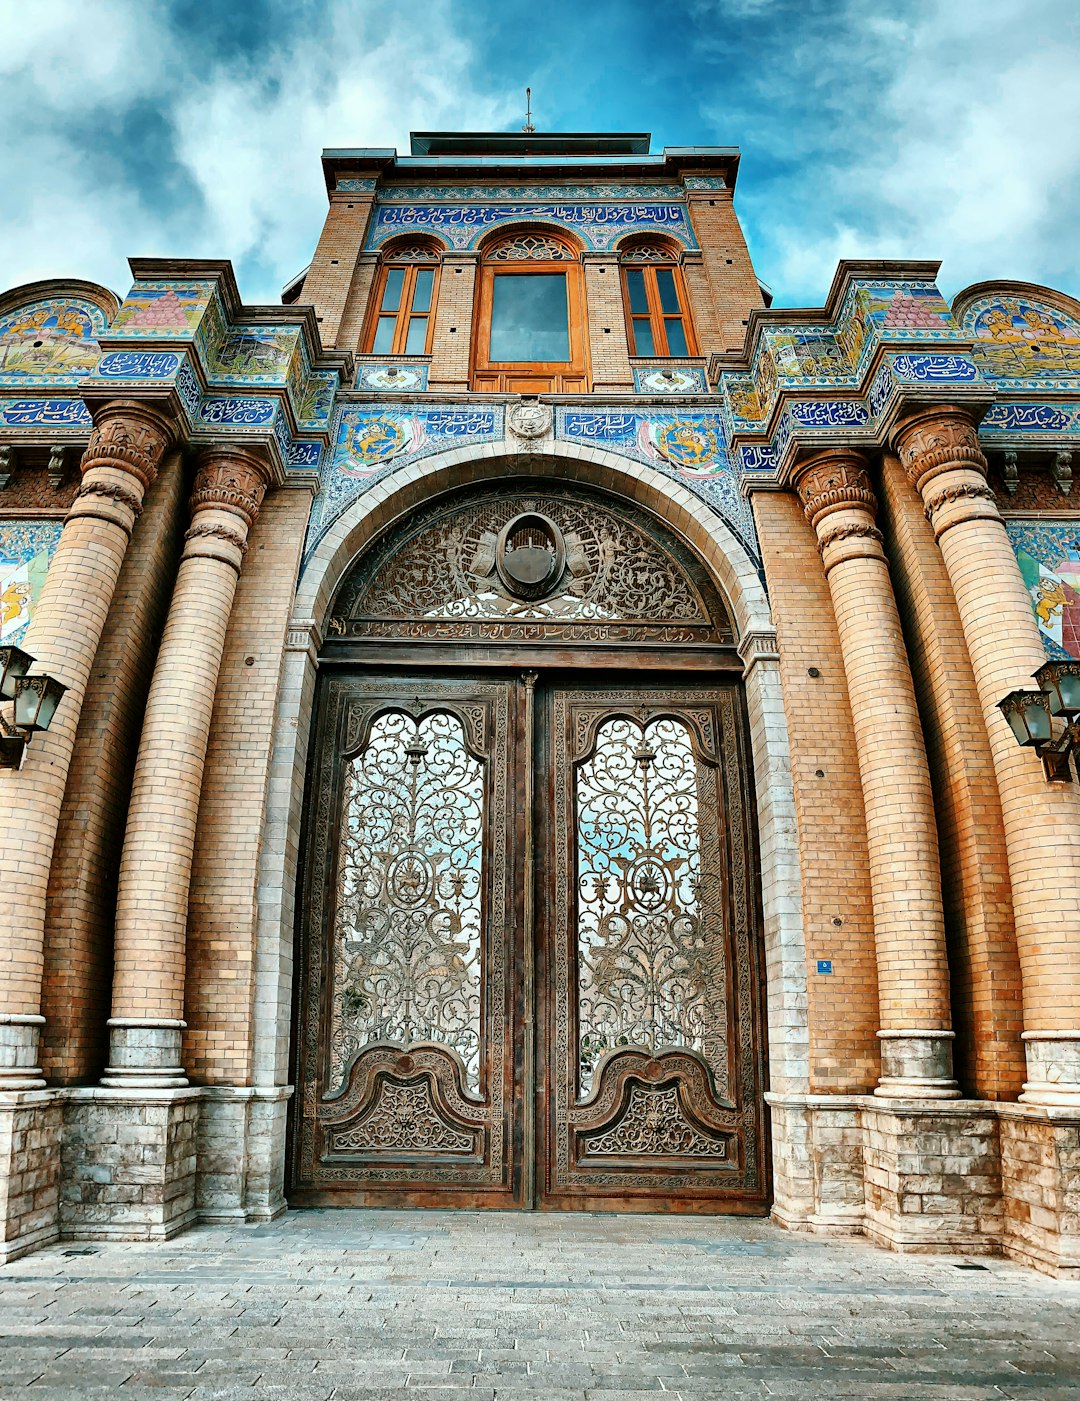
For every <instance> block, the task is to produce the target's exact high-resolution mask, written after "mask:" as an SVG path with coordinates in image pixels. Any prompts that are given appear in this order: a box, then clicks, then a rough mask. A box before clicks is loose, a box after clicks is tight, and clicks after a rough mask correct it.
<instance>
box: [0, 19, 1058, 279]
mask: <svg viewBox="0 0 1080 1401" xmlns="http://www.w3.org/2000/svg"><path fill="white" fill-rule="evenodd" d="M526 84H529V85H531V87H532V90H533V111H534V120H535V123H536V126H537V128H538V130H549V131H560V130H562V131H603V130H608V131H651V133H652V138H653V150H660V149H662V148H663V147H664V146H665V145H672V146H675V145H724V146H739V147H741V149H742V165H741V169H740V175H739V184H738V189H737V191H736V196H735V200H736V208H737V209H738V211H739V214H740V217H741V219H742V223H743V227H744V229H745V231H746V234H747V238H748V241H749V244H750V250H751V254H752V256H753V258H754V264H755V267H756V269H757V272H758V275H759V277H761V278H762V279H763V280H764V281H765V282H767V283H769V284H770V286H771V287H772V288H773V289H774V292H775V295H776V304H777V305H780V306H819V305H820V304H821V302H822V300H823V299H824V296H825V293H826V292H827V290H828V286H829V283H830V281H831V278H832V274H833V272H834V270H835V267H836V262H837V260H838V259H839V258H843V257H849V258H852V257H854V258H899V259H903V258H920V259H923V258H932V259H940V260H941V262H942V264H943V266H942V269H941V274H940V285H941V287H942V289H943V290H944V291H945V293H946V295H952V293H954V292H956V291H957V290H959V289H960V288H961V287H964V286H967V285H969V284H970V283H973V282H977V281H982V280H984V279H989V278H998V279H1001V278H1010V279H1022V280H1028V281H1034V282H1042V283H1046V284H1049V285H1051V286H1055V287H1058V288H1060V289H1062V290H1065V291H1067V292H1071V293H1072V294H1073V295H1077V294H1080V238H1078V237H1077V233H1076V231H1077V228H1078V226H1080V4H1078V3H1077V0H904V2H903V3H899V0H893V2H892V3H890V4H885V3H871V2H870V0H653V3H648V4H646V3H642V2H641V0H543V3H541V4H537V3H536V0H529V3H525V0H411V3H409V0H0V130H3V131H4V132H5V133H6V135H5V137H4V138H3V141H2V142H0V265H2V271H0V286H5V287H11V286H15V285H18V284H20V283H23V282H28V281H32V280H35V279H38V278H45V277H64V276H66V277H79V278H84V279H86V280H89V281H94V282H103V283H104V284H105V285H106V286H109V287H111V288H113V289H114V290H115V291H117V292H119V293H121V294H122V293H123V292H124V291H126V289H127V287H128V285H129V282H130V279H129V276H128V269H127V262H126V260H127V258H128V257H129V256H135V257H187V258H198V257H207V258H230V259H231V260H232V262H233V266H234V267H235V269H236V273H237V278H238V281H239V284H240V291H241V295H242V297H243V298H244V300H245V302H248V303H249V304H256V303H276V302H277V301H278V300H279V298H280V292H281V288H282V287H283V286H284V285H285V284H286V283H287V282H288V281H289V280H290V279H291V278H292V276H293V275H294V274H295V273H297V272H299V271H300V269H301V268H303V267H304V266H305V265H306V264H307V263H308V262H309V261H310V258H311V254H312V252H313V250H314V247H315V243H316V240H317V238H318V235H319V231H320V228H321V226H322V221H323V217H324V215H325V210H326V193H325V186H324V184H323V180H322V173H321V169H320V165H319V154H320V151H321V149H322V147H324V146H396V147H397V148H398V150H399V151H401V152H402V153H406V152H407V151H408V134H409V131H410V130H412V129H416V130H433V129H434V130H439V129H446V130H516V129H518V128H520V126H521V124H522V121H523V120H524V89H525V86H526Z"/></svg>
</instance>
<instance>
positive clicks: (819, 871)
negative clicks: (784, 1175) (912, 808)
mask: <svg viewBox="0 0 1080 1401" xmlns="http://www.w3.org/2000/svg"><path fill="white" fill-rule="evenodd" d="M753 506H754V516H755V519H756V521H757V528H758V534H759V537H760V540H761V548H762V555H763V558H764V562H765V574H766V578H767V580H768V584H769V597H770V601H771V604H772V612H773V620H774V622H775V624H776V632H777V642H778V648H779V652H780V674H781V678H782V683H783V688H784V711H785V714H786V716H787V724H788V736H789V741H790V745H791V769H792V779H793V783H794V788H795V811H796V816H797V820H798V827H799V855H800V860H801V865H802V903H803V923H804V928H805V938H806V958H807V982H808V999H809V1009H808V1010H809V1032H810V1088H811V1090H816V1091H840V1092H843V1091H846V1092H859V1091H865V1090H869V1089H872V1088H873V1086H874V1085H875V1084H876V1083H877V1078H878V1073H879V1057H878V1046H877V1039H876V1033H877V1030H878V1025H879V1023H878V994H877V966H876V962H875V951H874V920H873V912H872V909H871V903H870V876H869V857H868V854H867V846H866V825H865V819H864V815H863V800H862V788H861V786H860V783H859V765H858V759H857V756H856V751H855V735H854V731H853V729H852V723H851V712H850V708H849V703H848V693H847V683H846V681H845V679H844V664H843V659H842V657H841V654H840V642H839V638H838V636H837V631H836V622H835V619H834V617H833V610H832V602H831V599H830V596H829V587H828V584H827V582H826V580H825V575H824V572H823V570H822V568H821V561H820V560H819V558H818V553H817V547H816V544H815V539H814V534H813V532H812V530H811V529H810V526H809V525H808V524H807V522H806V520H805V518H804V516H803V513H802V509H801V507H800V505H799V502H798V501H797V499H796V498H795V496H794V495H791V494H789V493H772V492H757V493H755V495H754V497H753ZM810 667H815V668H817V670H818V671H820V673H821V674H820V676H818V677H811V676H810V675H808V671H809V668H810ZM837 921H839V923H837ZM818 959H831V960H832V966H833V971H832V974H831V975H828V974H819V973H817V971H816V968H817V960H818Z"/></svg>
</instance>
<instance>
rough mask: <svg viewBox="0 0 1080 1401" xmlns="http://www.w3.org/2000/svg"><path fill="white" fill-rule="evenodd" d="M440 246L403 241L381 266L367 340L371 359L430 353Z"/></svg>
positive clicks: (387, 251) (367, 352)
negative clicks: (373, 357) (372, 356)
mask: <svg viewBox="0 0 1080 1401" xmlns="http://www.w3.org/2000/svg"><path fill="white" fill-rule="evenodd" d="M440 262H441V253H440V250H439V248H438V246H437V245H436V244H434V243H429V242H427V241H426V240H416V241H413V242H409V243H397V244H394V245H393V246H392V247H391V248H388V249H387V250H386V252H385V253H384V255H383V259H382V262H381V263H380V265H379V277H378V281H377V283H376V286H375V296H374V298H373V299H372V304H371V314H370V316H369V317H368V325H367V330H366V331H365V334H364V338H363V341H362V345H363V349H364V353H366V354H368V355H426V354H427V352H428V351H429V350H430V348H431V332H432V328H433V326H434V324H435V300H436V296H437V294H438V290H439V264H440Z"/></svg>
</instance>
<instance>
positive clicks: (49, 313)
mask: <svg viewBox="0 0 1080 1401" xmlns="http://www.w3.org/2000/svg"><path fill="white" fill-rule="evenodd" d="M104 329H105V313H104V312H103V311H102V310H101V308H100V307H97V306H94V304H93V303H92V302H86V301H76V300H71V299H68V298H60V297H58V298H50V299H47V300H44V301H37V302H31V303H30V304H29V305H27V306H24V307H20V308H19V309H18V310H17V311H10V312H8V313H7V314H6V315H5V316H3V317H0V384H8V385H23V384H54V383H56V381H58V380H62V379H81V378H83V377H84V376H86V375H88V374H90V373H91V372H92V371H93V368H94V366H95V364H96V363H97V358H98V344H97V339H96V338H97V336H99V335H100V334H101V333H102V332H103V331H104Z"/></svg>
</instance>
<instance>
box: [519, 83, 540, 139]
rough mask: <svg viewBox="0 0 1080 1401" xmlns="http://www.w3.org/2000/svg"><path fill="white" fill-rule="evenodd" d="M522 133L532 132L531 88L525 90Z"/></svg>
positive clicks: (533, 128) (533, 129)
mask: <svg viewBox="0 0 1080 1401" xmlns="http://www.w3.org/2000/svg"><path fill="white" fill-rule="evenodd" d="M521 129H522V131H524V132H530V133H531V132H534V131H535V130H536V128H535V127H534V126H533V120H532V88H526V89H525V125H524V126H523V127H522V128H521Z"/></svg>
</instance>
